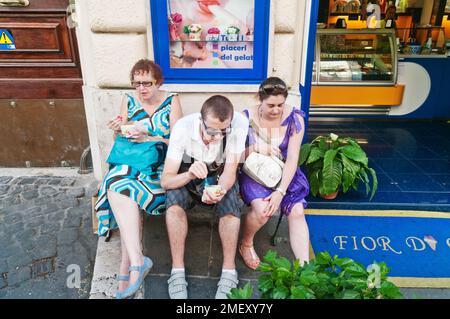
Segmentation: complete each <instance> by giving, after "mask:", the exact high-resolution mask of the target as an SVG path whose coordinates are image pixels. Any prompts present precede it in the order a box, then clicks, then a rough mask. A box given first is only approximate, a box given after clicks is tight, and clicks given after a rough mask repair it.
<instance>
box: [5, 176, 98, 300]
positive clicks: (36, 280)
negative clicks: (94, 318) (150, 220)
mask: <svg viewBox="0 0 450 319" xmlns="http://www.w3.org/2000/svg"><path fill="white" fill-rule="evenodd" d="M96 186H97V182H96V181H95V178H94V177H93V175H91V174H89V175H78V176H60V177H58V176H33V177H13V176H0V298H52V299H53V298H88V297H89V289H90V283H91V278H92V270H93V267H94V260H95V254H96V247H97V236H96V235H94V234H93V233H92V223H91V196H92V194H93V193H94V192H95V191H96ZM78 274H79V276H78Z"/></svg>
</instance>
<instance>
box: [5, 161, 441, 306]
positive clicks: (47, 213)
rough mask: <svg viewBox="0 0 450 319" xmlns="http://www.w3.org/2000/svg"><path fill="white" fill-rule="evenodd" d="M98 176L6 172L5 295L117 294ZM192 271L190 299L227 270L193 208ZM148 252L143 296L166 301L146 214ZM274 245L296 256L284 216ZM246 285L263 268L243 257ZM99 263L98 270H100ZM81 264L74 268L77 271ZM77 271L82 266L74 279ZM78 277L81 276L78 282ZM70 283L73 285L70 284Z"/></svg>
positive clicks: (212, 221)
mask: <svg viewBox="0 0 450 319" xmlns="http://www.w3.org/2000/svg"><path fill="white" fill-rule="evenodd" d="M96 187H97V181H95V179H94V177H93V176H92V175H91V174H89V175H79V174H77V173H76V170H75V169H62V170H59V169H51V170H48V171H45V170H44V172H43V173H42V172H41V171H39V172H38V173H36V172H34V170H31V171H30V170H29V169H28V170H10V169H0V299H1V298H33V299H34V298H36V299H39V298H49V299H54V298H60V299H65V298H69V299H74V298H112V297H113V296H114V293H115V290H116V287H117V282H116V280H115V275H116V273H117V270H118V266H119V261H120V237H119V236H120V233H119V232H114V235H113V237H112V238H111V241H109V242H105V239H104V238H100V239H98V238H97V236H96V235H94V234H93V233H92V223H91V196H92V195H93V194H94V193H95V192H96ZM188 217H189V233H188V239H187V245H186V270H187V280H188V282H189V288H188V289H189V297H190V298H198V299H209V298H213V297H214V295H215V292H216V285H217V281H218V279H219V276H220V272H221V263H222V248H221V244H220V239H219V236H218V228H217V227H218V225H217V220H216V218H215V217H214V216H211V215H210V214H209V213H208V212H205V211H194V212H191V213H189V215H188ZM143 222H144V238H143V244H144V250H145V254H146V255H148V256H150V257H151V258H152V259H153V261H154V268H153V269H152V271H151V272H150V274H149V276H148V277H147V279H146V281H145V285H144V289H143V291H142V292H141V294H140V295H139V298H149V299H165V298H168V294H167V283H166V281H167V279H168V277H169V272H170V268H171V260H170V249H169V242H168V237H167V231H166V226H165V220H164V216H152V217H150V216H145V217H144V218H143ZM276 222H277V218H273V219H272V220H271V221H270V222H269V223H268V224H267V225H266V226H264V227H263V228H262V229H261V231H260V232H259V233H258V234H257V238H256V241H255V243H256V250H257V251H258V253H259V254H260V257H262V256H263V255H264V253H265V252H266V251H267V250H268V249H272V248H273V247H272V246H271V245H270V235H271V234H272V232H273V230H274V228H275V225H276ZM275 249H276V250H277V251H278V253H279V254H280V255H283V256H285V257H288V258H293V256H292V252H291V250H290V246H289V242H288V232H287V223H286V220H284V221H283V223H282V224H281V227H280V231H279V237H278V241H277V246H276V247H275ZM236 262H237V270H238V274H239V278H240V286H244V285H245V283H246V282H250V283H252V285H253V287H254V291H255V297H257V296H258V295H257V294H256V292H257V289H256V287H257V275H258V274H257V273H255V272H253V271H251V270H249V269H248V268H246V267H245V265H244V264H243V261H242V259H241V258H240V257H239V256H237V257H236ZM94 266H95V267H94ZM74 269H75V271H74ZM77 270H79V271H80V276H79V278H76V276H75V277H74V276H72V275H76V273H77ZM77 279H79V280H78V281H77ZM68 284H69V285H68ZM402 292H403V293H404V295H405V297H406V298H412V299H414V298H430V299H433V298H446V299H449V298H450V289H402Z"/></svg>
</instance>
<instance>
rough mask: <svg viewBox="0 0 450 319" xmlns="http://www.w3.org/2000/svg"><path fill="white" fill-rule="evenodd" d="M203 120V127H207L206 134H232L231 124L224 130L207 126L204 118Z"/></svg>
mask: <svg viewBox="0 0 450 319" xmlns="http://www.w3.org/2000/svg"><path fill="white" fill-rule="evenodd" d="M201 120H202V123H203V127H204V128H205V131H206V134H208V135H209V136H216V135H220V136H224V135H226V134H230V132H231V124H230V126H229V127H227V128H224V129H223V130H217V129H213V128H210V127H208V126H206V123H205V120H203V119H201Z"/></svg>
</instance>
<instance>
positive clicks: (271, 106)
mask: <svg viewBox="0 0 450 319" xmlns="http://www.w3.org/2000/svg"><path fill="white" fill-rule="evenodd" d="M287 95H288V91H287V87H286V84H285V83H284V82H283V81H282V80H281V79H279V78H277V77H271V78H268V79H267V80H265V81H264V82H263V83H262V84H261V85H260V87H259V92H258V96H259V102H260V103H259V104H258V105H257V106H255V107H253V108H250V109H248V110H244V113H245V115H246V116H248V117H249V119H250V120H253V123H254V124H253V125H256V129H254V128H252V127H251V128H250V130H249V133H248V134H249V135H248V139H247V141H248V148H247V152H246V155H247V156H248V155H249V154H250V153H252V152H255V151H256V152H258V153H262V154H265V155H271V154H272V155H278V156H279V157H280V158H283V159H285V163H284V167H283V174H282V178H281V181H280V183H279V185H278V187H277V188H276V189H275V190H273V189H271V188H268V187H266V186H264V185H261V184H259V183H258V182H256V181H255V180H253V179H252V178H251V177H249V176H248V175H246V174H245V173H244V172H241V173H240V175H239V186H240V191H241V195H242V198H243V200H244V202H245V203H246V204H247V205H250V206H251V211H250V212H249V213H248V214H247V215H246V216H245V220H244V230H243V237H242V239H241V242H240V244H239V252H240V254H241V256H242V258H243V259H244V262H245V264H246V265H247V266H248V267H249V268H251V269H256V268H257V267H258V265H259V262H260V260H259V257H258V255H257V254H256V252H255V249H254V247H253V239H254V236H255V234H256V232H257V231H258V230H259V229H260V228H261V227H262V226H263V225H264V224H265V223H267V221H268V220H269V219H270V217H272V216H273V214H274V213H275V212H276V211H277V210H278V208H281V214H284V215H286V216H288V217H287V218H288V221H289V238H290V243H291V247H292V250H293V252H294V255H295V257H296V258H297V259H299V260H300V262H301V263H304V262H305V261H308V260H309V231H308V225H307V224H306V220H305V215H304V211H303V209H304V208H305V207H306V201H305V199H304V198H305V197H306V196H307V195H308V193H309V185H308V181H307V179H306V177H305V175H304V174H303V173H302V171H301V170H300V168H298V164H297V163H298V159H299V154H300V146H301V142H302V139H303V134H304V120H303V117H304V113H303V112H302V111H300V110H299V109H296V108H294V107H290V106H288V105H286V104H285V102H286V98H287ZM257 131H260V132H263V133H266V134H265V135H266V137H267V140H268V141H267V142H265V141H264V140H263V139H262V138H260V137H259V136H258V134H257ZM269 141H270V144H268V142H269Z"/></svg>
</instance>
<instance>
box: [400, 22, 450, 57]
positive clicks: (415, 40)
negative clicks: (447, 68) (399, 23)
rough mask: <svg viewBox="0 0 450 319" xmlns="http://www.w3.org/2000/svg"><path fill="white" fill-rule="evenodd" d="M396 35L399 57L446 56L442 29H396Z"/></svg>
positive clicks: (443, 30)
mask: <svg viewBox="0 0 450 319" xmlns="http://www.w3.org/2000/svg"><path fill="white" fill-rule="evenodd" d="M396 33H397V38H398V41H397V42H398V52H399V54H401V55H414V56H417V55H419V56H443V57H445V56H446V54H447V48H446V44H447V39H446V37H445V29H444V28H443V27H431V26H430V27H415V28H398V29H397V31H396Z"/></svg>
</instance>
